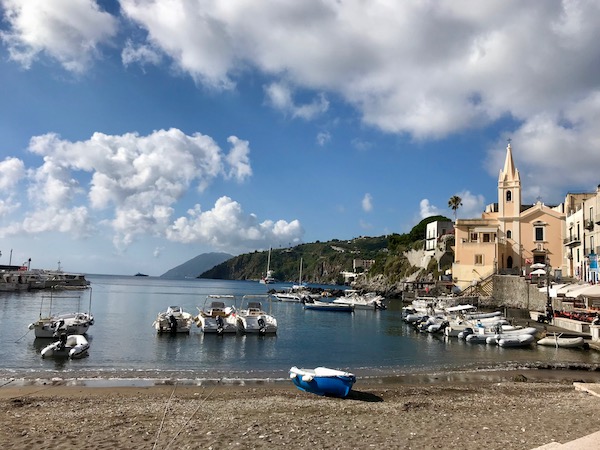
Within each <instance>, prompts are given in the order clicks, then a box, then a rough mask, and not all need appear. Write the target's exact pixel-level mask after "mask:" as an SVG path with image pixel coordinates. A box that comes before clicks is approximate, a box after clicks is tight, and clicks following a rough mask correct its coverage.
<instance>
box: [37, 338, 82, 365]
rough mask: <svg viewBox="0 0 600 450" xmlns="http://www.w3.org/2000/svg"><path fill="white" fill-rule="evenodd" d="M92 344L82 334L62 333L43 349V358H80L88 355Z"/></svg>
mask: <svg viewBox="0 0 600 450" xmlns="http://www.w3.org/2000/svg"><path fill="white" fill-rule="evenodd" d="M89 348H90V344H89V342H88V340H87V339H86V338H85V336H83V335H82V334H70V335H68V336H67V334H65V333H62V334H61V335H60V338H59V339H58V341H56V342H53V343H52V344H49V345H47V346H46V347H44V348H43V349H42V351H41V352H40V354H41V355H42V358H46V357H50V356H53V357H62V358H71V359H79V358H83V357H85V356H87V355H88V350H89Z"/></svg>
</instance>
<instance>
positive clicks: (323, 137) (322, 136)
mask: <svg viewBox="0 0 600 450" xmlns="http://www.w3.org/2000/svg"><path fill="white" fill-rule="evenodd" d="M330 141H331V134H330V133H329V132H328V131H321V132H320V133H318V134H317V144H319V146H320V147H324V146H325V145H326V144H328V143H329V142H330Z"/></svg>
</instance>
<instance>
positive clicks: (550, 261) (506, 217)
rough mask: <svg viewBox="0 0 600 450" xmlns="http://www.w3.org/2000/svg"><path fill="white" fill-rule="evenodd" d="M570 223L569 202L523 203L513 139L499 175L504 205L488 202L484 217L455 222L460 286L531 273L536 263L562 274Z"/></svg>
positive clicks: (455, 270) (455, 277)
mask: <svg viewBox="0 0 600 450" xmlns="http://www.w3.org/2000/svg"><path fill="white" fill-rule="evenodd" d="M565 223H566V222H565V211H564V205H563V204H560V205H557V206H547V205H545V204H544V203H542V202H541V201H538V202H537V203H536V204H534V205H523V204H522V203H521V178H520V175H519V171H518V170H517V169H516V167H515V164H514V161H513V155H512V148H511V144H510V142H509V144H508V146H507V147H506V158H505V161H504V167H503V168H502V169H501V170H500V174H499V177H498V203H492V204H490V205H487V206H486V208H485V211H484V212H483V214H482V215H481V218H477V219H458V220H457V221H456V223H455V226H454V233H455V248H454V264H453V265H452V277H453V280H454V282H455V284H456V285H458V286H459V287H460V288H461V289H463V290H464V289H465V288H466V287H468V286H470V285H476V284H478V283H480V282H481V281H483V280H485V279H487V278H488V277H490V276H491V275H493V274H497V273H500V274H515V275H528V274H529V273H530V272H531V270H530V267H531V265H533V264H535V263H540V264H544V265H547V267H548V268H549V270H550V271H552V272H553V273H555V274H557V275H560V274H562V272H564V271H565V269H566V258H565V252H564V244H563V236H564V234H565Z"/></svg>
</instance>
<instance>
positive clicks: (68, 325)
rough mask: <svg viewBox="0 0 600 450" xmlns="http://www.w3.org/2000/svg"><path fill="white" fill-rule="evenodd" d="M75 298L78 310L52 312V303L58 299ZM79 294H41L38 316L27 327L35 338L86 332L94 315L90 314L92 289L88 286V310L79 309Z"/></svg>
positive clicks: (92, 321) (92, 322)
mask: <svg viewBox="0 0 600 450" xmlns="http://www.w3.org/2000/svg"><path fill="white" fill-rule="evenodd" d="M65 299H77V303H78V306H77V310H78V311H80V312H69V313H59V314H55V313H53V312H52V308H53V306H54V303H55V302H56V301H58V300H65ZM44 300H48V305H49V306H48V311H47V312H46V313H44V312H43V310H44ZM80 303H81V295H76V296H64V295H63V296H55V295H53V294H52V293H51V295H49V296H45V295H43V296H42V301H41V304H40V315H39V318H38V319H37V320H36V321H35V322H32V323H30V324H29V326H28V328H29V329H30V330H33V331H34V334H35V337H36V338H53V337H56V336H57V335H59V334H60V333H66V334H67V335H83V334H86V333H87V332H88V330H89V328H90V327H91V326H92V325H93V324H94V316H93V315H92V313H91V312H90V311H91V305H92V289H91V288H90V299H89V305H88V311H87V312H83V311H81V307H80Z"/></svg>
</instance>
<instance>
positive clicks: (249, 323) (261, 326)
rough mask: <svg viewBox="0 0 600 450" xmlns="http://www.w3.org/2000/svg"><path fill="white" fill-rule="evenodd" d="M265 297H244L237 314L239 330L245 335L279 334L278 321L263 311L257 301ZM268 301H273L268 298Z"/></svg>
mask: <svg viewBox="0 0 600 450" xmlns="http://www.w3.org/2000/svg"><path fill="white" fill-rule="evenodd" d="M258 298H265V296H264V295H244V297H242V303H241V305H240V309H239V310H238V311H237V313H236V317H237V324H238V329H239V330H240V331H242V332H244V333H258V334H274V333H277V319H275V317H273V316H272V315H271V314H270V313H268V312H266V311H264V310H263V307H262V303H261V302H260V301H256V299H258ZM267 301H269V302H270V301H271V300H270V298H267Z"/></svg>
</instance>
